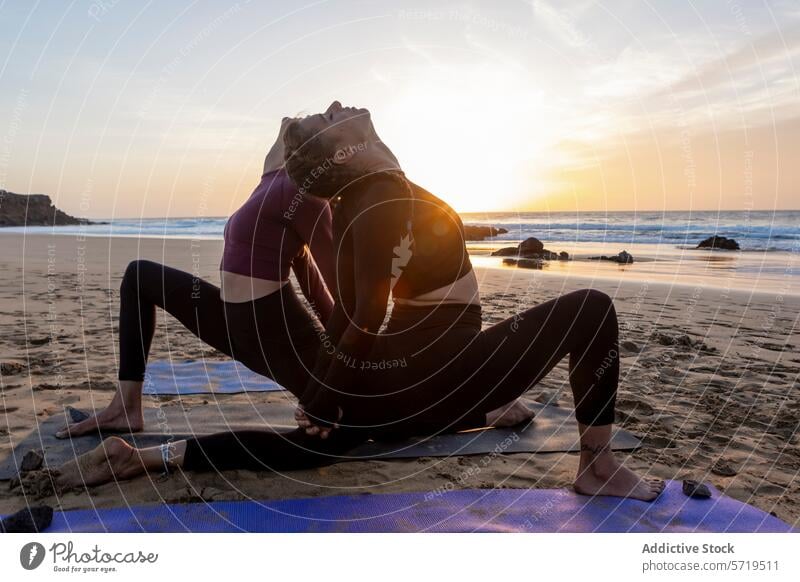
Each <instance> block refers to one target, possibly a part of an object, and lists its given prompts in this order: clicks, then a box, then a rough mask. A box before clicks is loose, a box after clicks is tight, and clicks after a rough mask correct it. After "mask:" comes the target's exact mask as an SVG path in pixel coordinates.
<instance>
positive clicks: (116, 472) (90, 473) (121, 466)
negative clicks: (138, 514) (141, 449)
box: [10, 437, 144, 499]
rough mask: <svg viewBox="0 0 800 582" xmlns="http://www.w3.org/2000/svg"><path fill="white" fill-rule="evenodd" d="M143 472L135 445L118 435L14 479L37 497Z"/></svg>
mask: <svg viewBox="0 0 800 582" xmlns="http://www.w3.org/2000/svg"><path fill="white" fill-rule="evenodd" d="M143 472H144V467H143V465H142V463H141V459H140V458H139V455H138V454H136V449H134V448H133V447H132V446H131V445H129V444H128V443H126V442H125V441H124V440H122V439H121V438H119V437H109V438H107V439H106V440H104V441H103V442H102V443H100V444H99V445H98V446H97V447H95V448H94V449H92V450H91V451H89V452H88V453H84V454H83V455H81V456H79V457H76V458H75V459H73V460H71V461H68V462H66V463H64V464H63V465H62V466H61V467H59V468H58V469H40V470H37V471H29V472H28V473H23V474H22V475H20V476H19V477H18V478H16V479H14V480H12V481H11V485H10V486H11V488H12V489H16V488H17V487H19V488H21V489H22V490H23V491H24V492H25V495H29V496H31V497H33V498H34V499H41V498H43V497H49V496H50V495H60V494H61V493H63V492H64V491H69V490H70V489H74V488H78V487H86V486H91V485H102V484H103V483H108V482H109V481H112V480H114V479H130V478H131V477H135V476H136V475H139V474H140V473H143Z"/></svg>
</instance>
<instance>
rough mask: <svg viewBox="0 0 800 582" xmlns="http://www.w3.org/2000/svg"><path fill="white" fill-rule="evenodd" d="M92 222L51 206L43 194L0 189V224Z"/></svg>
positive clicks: (59, 224)
mask: <svg viewBox="0 0 800 582" xmlns="http://www.w3.org/2000/svg"><path fill="white" fill-rule="evenodd" d="M73 224H94V223H93V222H90V221H88V220H86V219H84V218H75V217H74V216H70V215H69V214H67V213H66V212H63V211H61V210H59V209H58V208H56V207H55V206H53V202H52V200H50V196H47V195H45V194H14V193H13V192H7V191H5V190H0V226H66V225H73Z"/></svg>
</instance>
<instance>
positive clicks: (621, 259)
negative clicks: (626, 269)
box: [589, 251, 633, 265]
mask: <svg viewBox="0 0 800 582" xmlns="http://www.w3.org/2000/svg"><path fill="white" fill-rule="evenodd" d="M589 260H590V261H612V262H614V263H619V264H620V265H629V264H631V263H632V262H633V255H631V254H630V253H629V252H628V251H620V253H619V254H617V255H611V256H607V255H602V256H599V257H589Z"/></svg>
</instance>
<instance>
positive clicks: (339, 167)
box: [283, 120, 358, 198]
mask: <svg viewBox="0 0 800 582" xmlns="http://www.w3.org/2000/svg"><path fill="white" fill-rule="evenodd" d="M283 144H284V147H285V151H284V160H285V162H286V172H287V173H288V174H289V177H290V178H291V179H292V181H293V182H294V183H295V185H296V186H297V188H298V189H299V190H300V192H301V193H303V194H311V195H312V196H318V197H320V198H332V197H333V196H336V194H337V193H338V192H339V191H340V190H342V189H343V188H344V187H345V186H347V185H348V184H349V183H350V182H352V181H353V180H354V179H356V178H357V177H358V176H357V175H356V174H354V172H353V170H351V169H350V168H349V167H348V166H347V164H335V163H333V158H334V156H335V153H333V152H331V147H330V144H327V143H325V135H324V134H322V133H313V132H312V131H310V130H307V129H304V128H303V126H302V124H300V123H299V122H298V121H296V120H295V121H292V122H290V123H289V125H287V126H286V132H285V133H284V136H283Z"/></svg>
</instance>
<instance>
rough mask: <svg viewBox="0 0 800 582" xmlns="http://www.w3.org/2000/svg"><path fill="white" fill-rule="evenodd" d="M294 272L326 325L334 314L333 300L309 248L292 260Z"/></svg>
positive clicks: (307, 297) (305, 294)
mask: <svg viewBox="0 0 800 582" xmlns="http://www.w3.org/2000/svg"><path fill="white" fill-rule="evenodd" d="M292 270H293V271H294V275H295V277H297V282H298V283H299V284H300V290H301V291H302V292H303V295H304V296H305V298H306V299H308V302H309V303H310V304H311V308H312V309H313V310H314V311H315V312H316V314H317V316H318V317H319V319H320V321H321V322H322V323H323V324H325V323H326V322H327V321H328V318H329V317H330V316H331V313H332V312H333V298H332V297H331V295H330V293H328V288H327V287H326V286H325V282H324V281H323V280H322V275H321V274H320V272H319V268H318V267H317V264H316V262H315V261H314V259H313V257H312V256H311V253H310V252H309V250H308V247H303V250H302V252H301V253H300V254H299V255H297V256H296V257H295V258H294V259H292Z"/></svg>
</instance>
